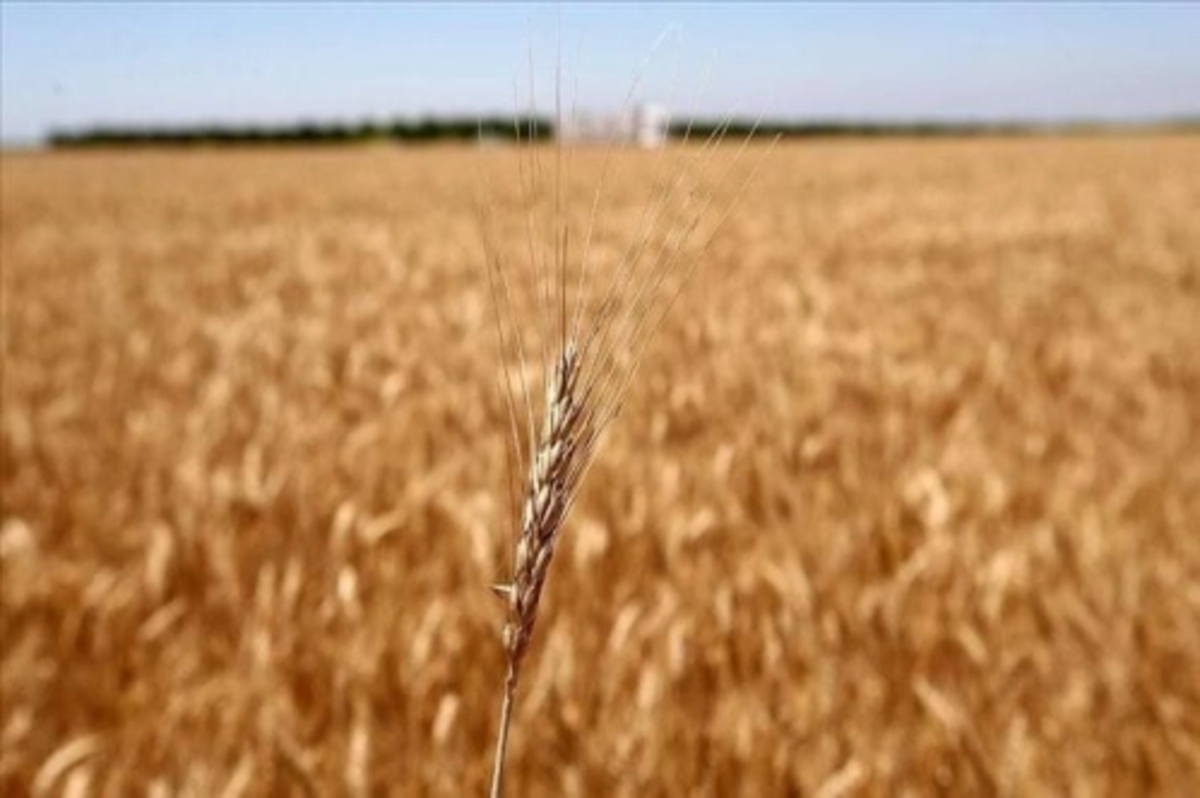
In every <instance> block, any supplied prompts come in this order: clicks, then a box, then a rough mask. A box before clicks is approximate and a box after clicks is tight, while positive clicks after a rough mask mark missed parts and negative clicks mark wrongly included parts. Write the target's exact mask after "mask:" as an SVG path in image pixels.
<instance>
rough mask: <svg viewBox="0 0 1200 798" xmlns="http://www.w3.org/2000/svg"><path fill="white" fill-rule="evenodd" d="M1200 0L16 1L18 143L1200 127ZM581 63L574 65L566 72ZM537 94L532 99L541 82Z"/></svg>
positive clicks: (0, 44)
mask: <svg viewBox="0 0 1200 798" xmlns="http://www.w3.org/2000/svg"><path fill="white" fill-rule="evenodd" d="M1196 41H1200V3H1189V2H1178V3H1163V4H1150V3H1130V4H1118V3H1114V2H1103V3H1096V4H1088V3H1059V4H1032V3H1031V4H1016V3H1003V4H996V5H991V4H979V3H969V4H965V3H964V4H949V3H947V4H930V5H917V4H910V3H880V4H868V3H852V4H837V5H834V4H828V5H825V4H821V5H817V4H750V3H738V4H721V3H697V4H684V3H668V4H662V5H653V4H633V3H628V4H612V5H607V4H589V5H576V4H562V5H555V4H541V5H538V4H515V3H513V4H500V3H475V4H457V5H447V4H436V5H434V4H429V5H423V4H409V3H405V4H399V3H384V2H374V3H337V4H332V3H320V2H303V3H287V2H279V1H276V2H269V3H250V2H236V1H234V0H226V2H216V3H204V2H179V3H173V4H170V3H163V4H157V3H151V2H145V0H142V1H140V2H129V3H101V2H67V3H49V2H22V1H21V0H0V139H2V140H3V141H4V142H6V143H22V142H24V143H29V142H36V141H37V140H40V139H41V138H42V137H44V136H45V135H46V134H47V133H48V132H49V131H50V130H53V129H66V130H71V129H79V128H82V127H89V126H93V125H116V124H121V125H138V126H164V125H166V126H171V125H175V126H186V125H192V124H198V123H218V124H244V123H255V124H273V123H281V124H282V123H293V122H296V121H314V122H332V121H362V120H367V119H376V120H385V119H392V118H395V117H398V116H405V117H419V116H424V115H432V116H452V115H466V116H472V115H478V114H485V113H511V112H512V111H513V110H514V108H520V109H522V110H524V109H526V108H527V107H528V106H529V104H530V100H531V97H532V100H533V103H534V104H535V105H536V107H537V109H538V110H540V111H547V110H549V111H551V112H552V111H553V106H554V102H555V90H554V87H555V85H556V76H559V75H561V78H560V79H558V85H559V86H560V87H561V88H560V94H559V96H561V97H562V100H561V102H562V105H563V107H564V109H567V110H569V109H572V108H577V109H580V110H585V111H589V112H595V113H604V112H612V111H617V110H620V109H621V108H622V107H623V104H624V103H625V101H626V98H628V97H629V96H634V97H635V98H636V99H644V100H650V101H654V102H657V103H660V104H662V105H664V106H666V107H667V108H668V109H669V110H670V111H671V112H673V113H675V114H676V115H688V116H690V115H693V114H695V115H710V116H713V115H720V114H725V113H732V114H736V115H741V116H751V117H757V116H763V117H767V118H770V119H782V120H833V119H836V120H865V121H889V120H896V121H915V120H935V121H936V120H955V121H1020V120H1027V121H1068V120H1079V119H1089V120H1144V119H1157V118H1163V117H1178V116H1196V115H1200V47H1198V46H1196V45H1195V42H1196ZM559 64H561V69H559V68H558V65H559ZM531 87H532V90H531Z"/></svg>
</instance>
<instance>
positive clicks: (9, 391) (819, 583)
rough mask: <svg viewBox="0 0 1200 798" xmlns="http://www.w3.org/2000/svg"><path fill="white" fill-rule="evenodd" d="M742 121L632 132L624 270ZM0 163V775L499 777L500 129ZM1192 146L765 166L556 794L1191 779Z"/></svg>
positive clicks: (182, 790) (586, 493)
mask: <svg viewBox="0 0 1200 798" xmlns="http://www.w3.org/2000/svg"><path fill="white" fill-rule="evenodd" d="M752 149H753V148H752ZM698 152H699V148H693V149H691V150H689V152H687V153H683V154H678V155H677V154H674V153H667V154H666V155H663V156H659V155H657V154H654V153H641V152H629V153H621V154H620V155H619V156H618V157H615V158H614V159H613V160H612V162H611V165H610V167H609V174H608V177H607V186H608V188H607V189H606V191H605V196H606V198H607V200H606V202H605V204H604V207H603V208H602V213H601V214H599V215H600V216H601V217H602V218H601V221H600V222H598V225H597V230H596V233H595V235H594V237H593V242H592V248H593V250H594V251H595V252H596V254H597V256H598V257H597V259H596V261H595V262H596V263H598V264H599V263H617V262H618V261H619V260H620V258H621V256H622V255H623V253H624V251H625V250H626V249H627V247H628V243H629V242H630V241H631V240H636V233H637V231H638V229H639V220H640V218H641V213H642V211H643V210H644V209H645V207H646V198H647V197H648V196H649V197H653V196H654V195H655V191H656V190H661V189H662V188H663V184H662V183H659V184H655V183H654V179H653V178H654V175H655V169H654V166H655V164H657V163H659V161H658V159H659V158H660V157H661V158H663V159H664V161H663V163H664V164H667V165H675V162H674V161H672V159H673V158H675V157H680V158H684V157H692V156H695V155H696V154H697V153H698ZM543 155H544V157H549V156H548V154H546V153H543ZM755 155H757V152H754V153H752V154H751V156H750V158H749V160H750V161H751V162H752V161H753V158H754V156H755ZM732 156H733V152H731V151H724V152H719V153H717V154H716V155H715V156H714V162H713V163H714V166H723V165H725V164H727V163H728V162H729V161H730V160H731V159H732ZM482 157H483V159H484V161H485V166H486V167H487V171H490V172H492V173H493V174H496V175H501V174H504V173H515V172H516V171H517V170H518V169H519V168H520V167H519V160H520V154H519V153H516V152H513V151H509V150H503V149H496V150H492V151H488V152H487V153H485V154H483V156H482ZM0 158H2V159H3V163H2V164H0V166H2V168H0V192H2V194H0V200H2V202H0V214H2V218H0V223H2V230H3V235H2V236H0V271H2V272H3V281H4V284H3V290H4V295H5V296H4V301H5V308H4V318H3V322H2V323H3V327H4V341H5V347H6V351H5V357H4V363H3V375H2V377H3V392H4V395H3V408H2V411H0V412H2V434H3V463H2V466H0V469H2V470H0V488H2V491H3V509H2V515H3V519H2V523H0V567H2V571H3V572H2V578H0V636H2V641H0V694H2V695H0V699H2V700H0V793H3V794H5V795H27V794H30V793H32V792H33V790H34V789H35V787H36V789H37V790H38V791H40V792H41V793H42V794H46V795H59V794H66V795H83V794H119V795H128V794H134V795H142V794H146V795H229V796H234V795H242V796H260V795H261V796H266V795H280V794H289V793H296V792H300V791H301V790H304V789H313V790H316V791H317V792H318V793H320V794H330V795H340V794H346V795H371V794H388V793H389V792H390V793H394V794H404V795H462V794H464V793H467V794H470V793H474V794H479V793H483V792H485V791H486V789H487V786H488V779H489V776H490V770H491V764H492V757H491V753H492V744H493V742H494V739H495V720H496V719H495V708H496V707H495V702H496V698H497V686H498V685H497V682H498V678H497V674H503V672H504V667H505V659H506V655H505V652H504V650H503V648H502V647H501V646H498V645H496V641H495V630H496V626H497V624H496V618H497V607H496V599H495V598H494V597H492V596H490V595H488V594H487V592H486V591H484V590H481V589H479V588H478V586H482V585H486V584H488V583H490V582H492V581H497V578H498V577H500V581H503V580H505V579H506V577H507V575H508V574H509V573H510V571H509V568H510V566H511V561H510V557H511V546H510V545H509V541H506V540H504V539H503V535H497V534H496V530H498V529H504V528H507V527H509V526H511V525H513V524H515V523H518V522H519V513H520V508H519V507H518V508H515V511H514V508H512V507H509V506H508V505H506V504H505V502H504V501H503V500H502V497H504V496H505V495H506V492H507V491H506V485H505V484H504V477H503V475H504V474H505V473H506V458H507V454H506V450H505V447H503V446H501V445H500V444H501V441H499V440H497V435H496V431H497V429H501V428H505V427H506V426H507V425H508V410H507V407H506V400H505V398H504V395H503V392H500V393H499V394H498V393H497V392H496V390H495V387H494V379H493V377H494V374H495V361H496V353H495V351H494V349H493V348H492V347H490V346H489V345H488V341H489V340H491V338H492V337H493V328H494V322H493V319H492V315H491V310H490V297H489V291H488V288H487V286H486V283H485V282H484V281H482V280H481V279H480V275H479V271H478V260H479V254H478V246H477V243H476V242H477V241H478V234H477V221H476V218H475V214H474V208H473V206H472V204H471V202H470V201H469V198H470V196H471V194H472V191H473V187H474V186H475V185H476V184H477V182H478V178H477V175H476V169H475V165H476V163H477V162H478V161H479V158H480V155H479V154H478V153H475V152H466V151H463V150H458V149H452V148H431V149H420V150H405V149H381V148H376V149H364V150H352V149H347V150H337V151H335V150H316V151H308V150H296V151H287V150H280V151H270V150H265V151H255V152H206V151H194V152H180V153H127V154H122V153H101V152H96V153H91V154H71V153H51V154H41V155H30V156H24V155H13V154H9V153H5V154H4V155H2V156H0ZM572 168H573V170H574V172H573V174H574V175H575V178H574V179H573V181H572V182H571V183H570V184H569V185H564V202H563V207H564V208H569V209H571V210H570V211H568V213H570V214H577V215H575V216H572V217H571V220H572V221H573V222H574V224H575V229H577V230H583V229H586V222H587V214H588V211H589V210H590V207H591V202H592V198H593V194H592V193H591V191H590V189H589V188H588V187H591V186H595V185H596V184H597V183H598V181H599V180H600V178H601V175H602V173H603V171H604V164H603V154H602V153H578V154H576V156H575V160H574V162H573V164H572ZM664 171H665V170H664ZM665 173H666V174H674V172H671V171H665ZM694 173H695V172H694V171H693V174H694ZM1196 175H1200V141H1198V140H1197V139H1195V138H1190V137H1169V136H1163V137H1133V136H1130V137H1124V136H1120V137H1095V138H1087V137H1075V138H1070V137H1068V138H1028V139H986V138H980V139H972V140H961V141H956V140H945V141H902V140H897V141H871V142H867V141H810V142H797V143H788V144H785V145H782V146H780V147H779V148H777V149H776V150H775V151H774V152H772V153H771V154H770V155H769V156H767V160H766V163H765V165H764V167H763V168H762V170H761V172H760V177H759V178H758V179H756V181H755V184H754V189H753V191H751V192H749V193H747V194H746V195H745V196H744V198H743V199H742V201H741V203H740V205H739V210H738V212H737V213H736V214H735V215H734V216H732V217H731V218H730V221H729V223H728V224H727V226H726V227H725V229H724V230H723V231H722V232H721V233H720V234H719V235H717V236H716V237H715V238H714V239H713V240H712V243H711V245H709V247H708V254H707V256H706V260H705V263H704V266H703V267H702V268H701V269H699V270H698V271H696V273H695V274H694V275H693V277H692V280H693V282H692V283H691V287H690V288H689V289H688V295H687V303H686V307H687V312H686V313H671V314H669V315H668V316H666V318H665V321H664V322H662V324H661V326H660V327H659V329H658V333H657V335H656V338H655V343H654V344H653V346H652V347H650V348H649V349H648V350H647V352H646V354H645V358H644V360H643V363H642V366H641V370H640V372H639V376H638V381H637V384H636V386H634V387H633V388H632V389H630V390H629V391H628V393H627V394H626V396H625V408H624V410H623V412H622V416H621V421H620V423H619V424H613V425H611V426H610V427H609V428H608V432H607V433H606V441H605V444H604V450H603V453H602V455H601V456H598V457H597V458H596V459H595V460H594V462H593V465H592V469H591V471H590V472H589V474H588V476H587V485H586V489H585V490H583V491H582V492H581V493H579V494H578V497H577V500H576V503H575V506H574V508H573V510H572V513H571V522H570V523H571V528H570V532H569V534H567V535H565V536H564V537H563V538H562V540H561V542H560V545H559V546H558V548H557V551H556V555H555V564H554V569H555V575H554V576H553V577H551V578H550V580H549V581H548V582H547V584H546V586H545V592H544V593H543V596H542V602H541V604H540V607H539V614H538V632H537V638H536V642H535V644H534V648H535V650H533V651H532V652H531V655H529V656H527V657H526V658H525V660H524V663H523V666H522V672H521V700H520V702H519V706H518V707H517V710H516V712H515V715H516V717H515V718H514V721H515V722H516V723H517V724H518V728H519V729H520V733H519V734H515V735H514V737H513V740H512V741H511V748H510V750H509V752H508V754H509V764H508V777H509V778H510V779H511V780H512V784H513V785H514V786H515V785H518V784H519V785H520V788H521V792H522V794H524V795H529V796H582V795H612V796H635V795H636V796H648V797H654V796H675V795H680V794H683V795H696V796H715V795H729V794H745V795H789V794H824V795H826V796H829V795H839V794H841V795H858V794H861V795H895V794H903V793H904V792H906V791H908V792H912V793H915V794H926V793H929V794H934V793H951V794H957V795H972V794H983V793H985V792H986V791H987V790H989V789H992V786H993V785H994V787H995V789H996V791H997V792H998V793H1001V794H1011V795H1031V796H1037V795H1062V794H1069V793H1071V792H1073V791H1074V792H1080V793H1082V792H1091V793H1096V794H1119V795H1125V794H1137V795H1164V796H1167V795H1189V794H1193V793H1195V792H1196V791H1197V785H1200V746H1198V745H1197V743H1196V741H1197V740H1198V739H1200V727H1198V726H1197V721H1196V719H1197V718H1200V686H1198V685H1197V682H1196V680H1195V678H1194V677H1193V676H1192V672H1193V670H1194V668H1193V667H1192V665H1193V663H1194V662H1196V661H1197V657H1198V656H1200V648H1198V647H1197V641H1196V635H1195V632H1194V630H1195V629H1196V628H1198V627H1200V599H1198V597H1197V595H1196V589H1195V585H1196V584H1197V581H1198V580H1200V545H1198V540H1197V537H1196V535H1195V534H1194V532H1195V530H1196V529H1197V528H1198V527H1200V454H1198V453H1200V438H1198V435H1197V431H1198V430H1200V402H1197V401H1196V397H1197V396H1200V353H1198V352H1197V350H1196V347H1195V345H1194V342H1195V341H1196V340H1197V339H1198V338H1200V327H1198V324H1200V322H1198V319H1197V314H1196V312H1195V309H1196V307H1197V304H1198V294H1197V291H1200V271H1198V268H1200V267H1198V264H1200V228H1198V227H1197V225H1196V224H1195V223H1194V216H1195V214H1194V212H1193V211H1192V209H1193V208H1195V207H1196V206H1197V203H1200V183H1198V179H1197V178H1196V177H1195V176H1196ZM167 176H169V177H170V179H166V177H167ZM714 182H715V181H714ZM493 187H494V189H495V195H496V197H497V199H496V203H495V204H494V206H493V207H494V225H493V227H494V229H495V230H496V239H497V244H498V246H499V247H500V248H501V249H502V250H508V251H511V252H513V253H514V254H515V253H519V252H521V251H523V250H524V249H525V247H526V242H527V230H526V229H525V219H527V218H528V215H529V211H530V207H529V206H528V204H526V203H523V202H522V200H521V196H520V194H521V192H520V190H519V185H518V184H516V183H505V182H501V181H495V182H494V183H493ZM734 192H735V185H725V186H724V187H723V188H718V189H716V194H717V197H718V201H719V202H718V204H719V205H723V204H724V203H725V202H727V201H729V200H731V199H732V195H733V193H734ZM548 216H549V214H548V213H547V214H545V215H544V216H543V217H542V218H543V219H544V218H548ZM547 227H548V225H547ZM657 228H658V229H659V230H660V231H663V230H665V229H668V228H666V227H664V225H662V224H659V225H657ZM664 238H665V236H664ZM545 239H548V236H546V237H544V239H543V240H545ZM583 240H584V236H582V235H580V236H578V237H576V238H573V239H572V243H571V249H572V251H575V252H579V253H581V252H582V244H583ZM701 240H703V239H701ZM655 243H656V245H658V244H663V243H667V242H665V241H664V240H663V239H659V240H657V241H656V242H655ZM655 251H657V249H656V250H655ZM572 262H574V263H576V264H577V263H578V261H577V259H575V258H572ZM600 268H601V269H602V268H603V267H600ZM674 273H675V274H678V275H680V276H682V271H680V270H676V271H675V272H674ZM593 277H594V278H595V280H596V282H594V283H593V284H594V285H597V286H603V285H606V284H607V282H608V281H609V280H610V278H611V274H610V273H604V272H603V271H597V272H596V273H595V274H594V275H593ZM512 287H513V297H514V299H515V300H516V301H517V302H518V304H519V303H520V302H521V301H522V299H523V298H528V297H531V296H533V295H534V294H533V290H534V289H533V286H519V285H515V284H514V285H513V286H512ZM588 311H589V312H590V313H592V314H593V315H592V317H593V318H594V312H598V311H599V307H598V306H596V305H593V306H590V307H589V308H588ZM537 323H538V322H536V316H534V317H533V320H532V321H531V325H532V324H537ZM547 348H548V349H549V348H550V347H547ZM536 355H537V356H536V357H535V358H534V360H535V361H536V362H534V363H532V366H531V369H530V373H531V378H533V379H535V380H536V384H537V385H539V386H540V385H544V383H545V377H546V373H545V372H544V371H539V370H538V369H540V368H541V366H540V363H541V355H540V351H539V352H537V353H536ZM552 357H553V355H551V356H550V358H548V360H550V362H552ZM591 362H593V363H595V362H596V361H594V360H593V361H591ZM527 443H528V442H526V444H527ZM528 451H529V449H528V448H526V452H528ZM526 465H528V464H527V463H526ZM515 470H516V472H517V473H521V472H520V469H519V468H517V469H515ZM514 519H515V520H514ZM518 533H519V530H515V531H514V535H515V534H518ZM304 785H307V787H306V786H304Z"/></svg>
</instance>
